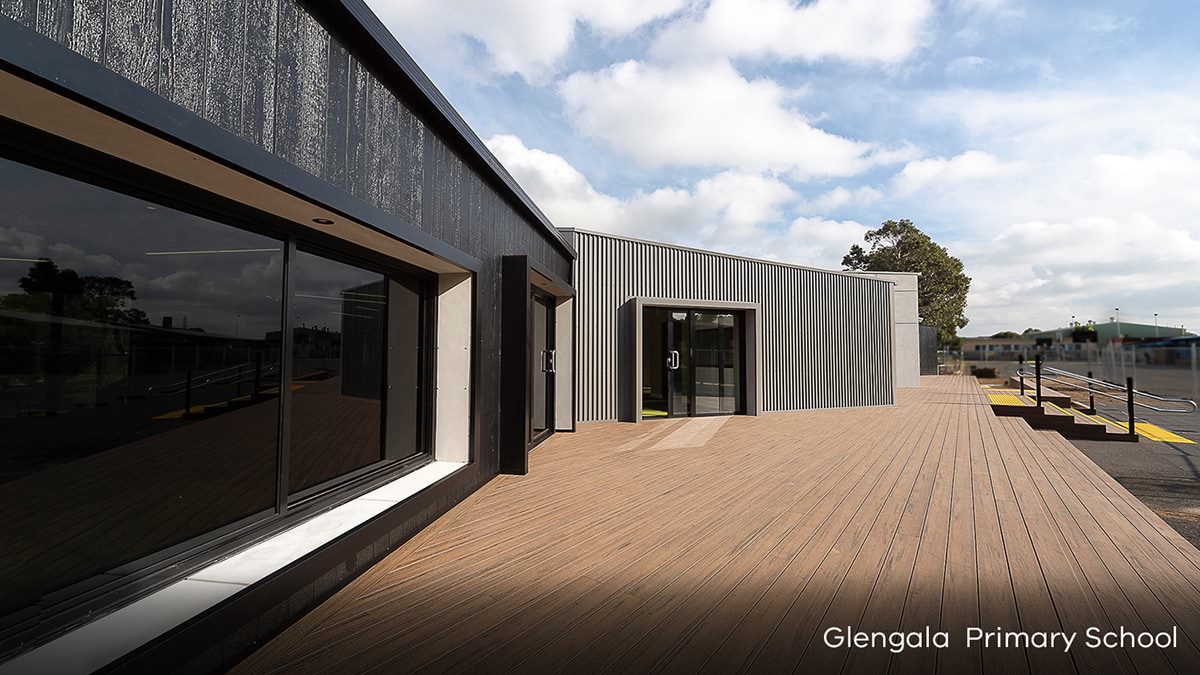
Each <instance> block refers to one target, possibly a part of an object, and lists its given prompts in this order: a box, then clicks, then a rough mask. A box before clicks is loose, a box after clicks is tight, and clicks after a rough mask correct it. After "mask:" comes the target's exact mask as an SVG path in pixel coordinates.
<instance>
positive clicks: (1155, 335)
mask: <svg viewBox="0 0 1200 675" xmlns="http://www.w3.org/2000/svg"><path fill="white" fill-rule="evenodd" d="M1154 337H1158V312H1155V313H1154Z"/></svg>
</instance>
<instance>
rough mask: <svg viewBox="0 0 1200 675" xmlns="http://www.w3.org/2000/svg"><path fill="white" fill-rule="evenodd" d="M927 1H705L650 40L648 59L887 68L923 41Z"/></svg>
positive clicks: (929, 7) (929, 14) (930, 12)
mask: <svg viewBox="0 0 1200 675" xmlns="http://www.w3.org/2000/svg"><path fill="white" fill-rule="evenodd" d="M932 15H933V2H932V1H931V0H888V1H885V2H880V1H878V0H814V1H813V2H808V3H804V4H800V3H796V2H791V1H790V0H712V2H710V3H709V5H708V7H707V8H705V9H704V10H703V11H702V12H697V13H696V14H695V15H694V16H693V17H690V18H687V19H681V20H679V21H677V22H675V23H674V24H672V25H671V26H669V27H668V28H667V29H665V30H664V31H663V32H662V33H661V34H660V35H659V37H658V39H657V41H656V42H655V44H654V45H653V47H652V50H651V51H652V53H653V54H654V55H655V56H657V57H659V58H666V59H694V58H697V57H700V58H703V57H711V56H728V57H738V58H756V59H768V58H769V59H779V60H797V59H801V60H806V61H816V60H820V59H826V58H836V59H844V60H847V61H856V62H868V63H882V64H895V63H900V62H902V61H904V60H906V59H907V58H908V57H909V56H911V55H912V54H913V52H914V51H916V50H917V48H918V47H920V46H921V44H922V43H923V41H924V40H925V31H926V23H927V22H928V21H929V19H930V18H931V17H932Z"/></svg>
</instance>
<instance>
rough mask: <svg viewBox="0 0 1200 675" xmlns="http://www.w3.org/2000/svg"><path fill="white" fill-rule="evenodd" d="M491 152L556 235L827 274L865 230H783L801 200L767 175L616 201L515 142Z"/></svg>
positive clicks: (501, 142) (563, 165) (492, 144)
mask: <svg viewBox="0 0 1200 675" xmlns="http://www.w3.org/2000/svg"><path fill="white" fill-rule="evenodd" d="M487 145H488V147H489V148H491V150H492V152H493V153H495V155H496V157H497V158H499V159H500V161H501V162H502V163H503V164H504V166H505V167H506V168H507V169H508V171H509V173H511V174H512V175H513V177H514V178H516V179H517V182H519V183H520V184H521V186H522V187H523V188H525V190H526V191H527V192H528V193H529V195H530V196H531V197H532V198H533V200H534V201H535V202H536V203H537V204H538V205H539V206H541V208H542V210H543V211H545V213H546V215H547V216H548V217H549V218H550V220H551V222H553V223H554V224H555V225H556V226H558V227H578V228H581V229H591V230H599V231H605V232H613V233H617V234H624V235H629V236H634V237H641V238H645V239H650V240H655V241H665V242H670V243H676V244H683V245H690V246H700V247H705V248H711V249H715V250H721V251H726V252H730V253H737V254H742V255H749V256H755V257H760V258H768V259H776V260H783V261H787V262H793V263H801V264H807V265H815V266H818V267H828V268H837V267H838V265H839V263H840V261H841V258H842V256H843V255H844V254H845V253H846V251H847V250H848V249H849V247H850V244H852V243H856V242H861V241H862V236H863V234H864V233H865V232H866V230H867V228H866V226H864V225H861V224H859V223H857V222H854V221H839V220H830V219H823V218H817V217H800V218H795V219H794V220H793V221H792V222H791V224H790V225H786V226H780V225H779V223H780V222H787V221H786V216H785V212H786V211H787V210H788V209H789V207H791V206H793V205H796V204H798V203H799V195H797V194H796V192H795V191H794V190H793V189H792V188H791V187H789V186H788V185H787V183H785V182H783V181H782V180H780V179H778V178H776V177H773V176H770V175H764V174H754V173H746V172H741V171H722V172H719V173H716V174H713V175H711V176H708V177H706V178H703V179H701V180H699V181H696V182H695V183H694V184H693V185H691V186H690V187H687V188H678V187H663V188H659V189H656V190H653V191H649V192H637V193H634V194H633V195H631V196H630V197H628V198H627V199H618V198H616V197H613V196H611V195H607V194H604V193H602V192H600V191H598V190H596V189H595V187H593V186H592V184H591V183H590V182H589V181H588V180H587V178H586V177H584V176H583V174H582V173H580V172H579V171H578V170H577V169H575V168H574V167H573V166H571V164H570V163H569V162H567V161H566V160H565V159H563V158H562V157H561V156H559V155H555V154H553V153H548V152H545V151H542V150H538V149H536V148H529V147H526V146H525V144H524V143H522V142H521V140H520V139H518V138H516V137H514V136H494V137H492V138H489V139H488V140H487ZM833 192H837V190H835V191H833ZM846 192H847V194H848V195H850V198H851V199H872V198H874V197H873V196H872V195H871V192H873V190H872V189H871V188H863V189H860V190H855V191H849V190H847V191H846ZM840 194H841V193H838V195H839V197H831V198H832V199H839V198H840Z"/></svg>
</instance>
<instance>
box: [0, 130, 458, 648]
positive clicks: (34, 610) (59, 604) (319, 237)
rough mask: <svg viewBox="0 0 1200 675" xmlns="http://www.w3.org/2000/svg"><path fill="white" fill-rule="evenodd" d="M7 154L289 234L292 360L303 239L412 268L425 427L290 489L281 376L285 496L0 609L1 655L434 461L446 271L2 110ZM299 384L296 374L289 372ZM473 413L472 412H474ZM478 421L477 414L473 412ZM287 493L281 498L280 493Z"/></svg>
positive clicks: (350, 258) (198, 212) (280, 476)
mask: <svg viewBox="0 0 1200 675" xmlns="http://www.w3.org/2000/svg"><path fill="white" fill-rule="evenodd" d="M0 159H6V160H10V161H13V162H17V163H20V164H24V165H27V166H30V167H32V168H34V169H39V170H42V171H47V172H50V173H54V174H56V175H59V176H63V177H66V178H69V179H72V180H76V181H80V182H84V183H87V184H89V185H92V186H95V187H99V188H102V189H105V190H109V191H112V192H116V193H118V194H122V195H125V196H128V197H132V198H135V199H141V200H144V201H147V202H151V203H154V204H156V205H160V206H164V207H167V208H171V209H175V210H178V211H181V212H184V213H188V214H190V215H193V216H197V217H200V218H205V219H207V220H211V221H213V222H216V223H220V224H223V225H227V226H230V227H234V228H238V229H241V230H245V231H248V232H252V233H255V234H259V235H262V236H267V237H272V238H275V239H278V240H280V241H281V242H282V243H283V244H284V245H285V251H286V255H285V267H284V269H285V272H284V290H285V291H286V294H287V297H286V299H287V301H285V302H282V303H280V304H281V312H282V314H283V317H282V319H281V328H282V332H281V350H282V359H283V363H284V364H289V365H287V366H285V367H286V368H289V369H290V361H291V357H292V343H291V339H290V337H291V334H292V331H291V328H292V326H291V320H290V319H289V318H288V317H289V315H290V312H289V311H287V309H288V307H289V306H290V298H291V294H292V288H291V281H290V279H289V270H290V265H291V263H292V258H294V254H295V251H296V249H297V246H298V245H300V244H301V242H303V247H304V249H305V250H306V251H310V252H316V253H317V254H318V255H322V256H326V257H331V258H333V259H334V260H339V261H344V262H347V263H348V264H353V265H356V266H360V267H364V268H365V269H370V270H373V271H378V272H379V273H381V274H384V275H386V276H393V275H399V276H406V277H409V278H410V279H413V280H415V281H417V282H419V284H420V286H421V304H422V310H421V316H420V320H421V322H422V326H421V328H420V330H421V343H422V358H421V365H420V367H421V374H420V378H421V382H420V384H421V386H422V389H423V391H422V395H421V396H420V397H419V398H420V405H421V410H420V411H419V413H418V419H419V421H420V424H421V433H420V434H419V437H418V444H419V451H418V453H417V454H416V455H414V456H411V457H408V458H405V459H401V460H394V461H391V462H388V461H381V462H379V463H376V464H373V465H371V466H368V467H363V468H362V469H359V470H356V471H353V472H351V473H349V474H346V475H344V476H342V477H339V478H337V479H335V480H334V481H330V483H329V484H322V485H319V486H315V487H321V488H322V489H321V490H318V491H315V492H313V493H312V494H306V495H305V496H304V497H303V498H302V499H293V500H291V501H289V500H288V499H287V484H286V475H284V470H285V468H286V467H285V463H286V457H287V454H286V453H287V439H288V435H289V433H290V429H288V428H287V427H285V426H283V421H284V420H285V419H286V415H287V413H288V412H289V407H290V400H289V399H290V386H284V385H283V384H282V383H281V402H280V416H281V422H280V427H279V428H278V429H277V436H276V438H277V444H278V453H279V461H277V462H276V494H277V499H276V503H275V505H274V507H273V508H272V509H265V510H263V511H260V512H259V513H256V514H252V515H250V516H247V517H245V518H242V519H240V520H238V521H235V522H233V523H229V524H227V525H224V526H221V527H218V528H214V529H213V530H210V531H209V532H206V533H203V534H201V535H197V536H196V537H193V538H191V539H188V540H186V541H184V542H180V543H179V544H176V545H174V546H171V547H168V548H165V549H162V550H159V551H156V552H154V553H153V554H150V555H148V556H144V557H142V558H139V559H137V560H134V561H131V562H129V563H126V564H124V565H122V566H121V568H119V569H126V568H127V569H128V571H127V572H125V573H122V574H120V575H119V576H117V578H114V579H105V578H104V576H106V575H104V573H100V574H98V575H96V576H93V577H91V578H89V579H86V580H83V581H81V582H77V583H75V584H71V585H69V586H65V587H63V588H60V589H56V590H54V591H51V592H48V593H45V594H44V595H43V596H42V601H41V602H40V603H39V604H37V605H33V606H30V607H26V608H22V609H21V610H18V611H16V612H14V613H11V614H8V615H5V616H0V657H2V656H10V655H12V654H15V653H17V652H19V651H24V650H26V649H29V648H31V647H33V646H36V645H38V644H42V643H45V642H47V641H49V640H51V639H53V638H55V637H57V636H59V635H61V634H63V633H66V632H68V631H69V630H71V629H72V628H74V627H75V626H77V625H78V624H80V623H82V622H85V621H87V620H89V619H91V618H94V617H95V616H98V615H102V614H104V613H107V612H109V611H112V610H114V609H116V608H118V607H120V606H123V605H126V604H128V603H130V602H133V601H136V600H138V599H140V598H142V597H145V596H147V595H149V594H151V593H153V592H154V591H156V590H158V589H160V588H163V587H164V586H167V585H169V584H171V583H174V582H176V581H178V580H180V579H183V578H185V577H186V576H188V575H189V574H192V573H194V572H195V571H197V570H199V569H202V568H203V567H205V566H206V565H208V564H211V563H212V562H213V561H215V560H218V559H220V558H222V557H225V556H228V555H230V554H232V553H234V552H236V551H238V550H241V549H244V548H247V547H249V546H251V545H253V544H255V543H257V542H259V541H262V540H264V539H267V538H269V537H271V536H273V535H275V534H278V533H279V532H281V531H283V530H286V529H288V528H290V527H293V526H294V525H295V524H296V523H297V522H300V521H302V520H303V519H305V518H306V517H308V516H310V515H313V514H315V513H318V512H320V511H323V510H327V509H329V508H333V507H334V506H337V505H339V504H342V503H345V502H347V501H350V500H352V499H354V498H356V497H359V496H361V495H362V494H365V493H366V492H369V491H370V490H372V489H375V488H377V487H379V486H381V485H383V484H386V483H388V482H391V481H393V480H395V479H396V478H398V477H400V476H403V475H405V474H407V473H410V472H412V471H415V470H416V469H418V468H420V467H422V466H425V465H427V464H430V463H432V462H433V461H434V460H433V449H434V434H435V432H436V429H435V427H434V420H435V415H436V410H435V396H436V381H437V372H436V358H435V351H436V349H435V348H436V344H437V283H436V280H437V274H436V273H433V272H430V271H428V270H424V269H421V268H418V267H415V266H413V265H410V264H408V263H405V262H403V261H400V260H397V259H395V258H392V257H390V256H387V255H386V254H384V253H382V252H378V251H371V250H369V249H365V248H362V247H359V246H357V245H355V244H353V243H350V242H345V241H342V240H340V239H338V238H336V237H333V236H332V235H323V233H320V232H316V231H312V232H309V231H303V233H302V234H300V235H298V234H297V230H298V229H300V228H301V226H298V225H296V224H295V223H293V222H291V221H288V220H285V219H282V218H280V217H278V216H275V215H273V214H270V213H266V212H264V211H261V210H258V209H256V208H254V207H252V206H250V205H248V204H244V203H241V202H238V201H235V200H232V199H229V198H226V197H223V196H220V195H216V194H213V193H211V192H208V191H206V190H203V189H201V188H199V187H196V186H194V185H191V184H189V183H186V182H184V181H181V180H178V179H175V178H171V177H169V176H166V175H163V174H161V173H158V172H156V171H153V170H151V169H147V168H145V167H142V166H139V165H137V164H134V163H132V162H128V161H125V160H122V159H119V158H116V157H113V156H111V155H107V154H105V153H102V152H99V151H97V150H94V149H92V148H89V147H87V146H84V145H80V144H78V143H74V142H71V141H67V140H65V139H62V138H60V137H56V136H53V135H51V134H48V133H45V132H43V131H41V130H38V129H35V128H33V127H30V126H28V125H24V124H21V123H19V122H16V121H14V120H11V119H8V118H5V117H2V116H0ZM285 375H286V377H287V379H286V382H288V383H289V384H290V381H291V374H290V372H286V373H285ZM472 415H473V413H472ZM472 424H473V420H472ZM280 493H282V495H283V496H282V498H279V495H280Z"/></svg>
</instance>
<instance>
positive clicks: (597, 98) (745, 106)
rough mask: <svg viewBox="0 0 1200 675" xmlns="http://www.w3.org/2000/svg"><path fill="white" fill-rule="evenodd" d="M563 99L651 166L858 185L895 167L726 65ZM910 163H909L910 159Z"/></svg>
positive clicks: (625, 66) (568, 91) (632, 76)
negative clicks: (853, 179) (876, 171)
mask: <svg viewBox="0 0 1200 675" xmlns="http://www.w3.org/2000/svg"><path fill="white" fill-rule="evenodd" d="M559 92H560V93H561V95H562V98H563V101H564V103H565V104H566V109H567V113H568V115H569V116H570V117H571V119H572V121H573V122H574V124H575V125H576V126H577V127H578V128H579V129H580V130H581V131H582V132H583V133H585V134H587V135H588V136H592V137H594V138H597V139H600V140H602V141H604V142H606V143H608V144H609V145H610V146H612V147H613V148H614V149H616V150H617V151H619V152H621V153H623V154H625V155H628V156H630V157H632V158H633V159H635V160H637V161H638V162H639V163H641V164H642V165H644V166H651V167H662V166H697V167H713V168H736V169H739V170H743V171H751V172H764V171H775V172H789V173H791V174H792V175H793V176H794V177H796V178H798V179H805V178H810V177H813V176H850V175H855V174H858V173H861V172H863V171H865V170H867V169H868V168H870V167H871V166H873V165H875V164H878V163H881V162H888V161H896V160H897V159H898V156H897V155H896V154H895V153H886V154H885V153H884V152H880V151H879V150H878V149H877V148H875V147H874V146H873V145H871V144H869V143H864V142H860V141H855V140H851V139H848V138H844V137H842V136H837V135H835V134H831V133H828V132H826V131H823V130H821V129H819V128H817V127H815V126H813V125H812V124H811V123H810V121H809V119H808V118H806V117H805V116H804V115H803V114H801V113H800V112H799V111H797V110H795V109H794V108H792V107H791V106H790V102H791V101H792V100H793V99H794V98H795V94H796V93H795V92H793V91H790V90H788V89H785V88H784V87H782V86H780V85H779V84H778V83H776V82H774V81H772V80H769V79H755V80H748V79H746V78H744V77H742V75H741V74H739V73H738V72H737V70H735V69H734V68H733V66H732V65H730V64H729V63H728V62H727V61H723V60H720V61H710V62H706V63H693V64H684V65H675V66H668V67H660V66H654V65H647V64H644V63H641V62H638V61H626V62H624V63H619V64H616V65H614V66H611V67H609V68H605V69H603V70H599V71H595V72H589V73H574V74H572V75H571V76H570V77H568V78H567V79H566V80H565V81H564V82H563V83H562V85H561V86H560V88H559ZM901 154H903V153H901Z"/></svg>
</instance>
